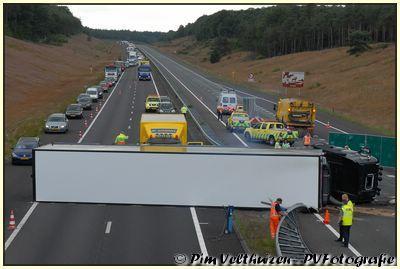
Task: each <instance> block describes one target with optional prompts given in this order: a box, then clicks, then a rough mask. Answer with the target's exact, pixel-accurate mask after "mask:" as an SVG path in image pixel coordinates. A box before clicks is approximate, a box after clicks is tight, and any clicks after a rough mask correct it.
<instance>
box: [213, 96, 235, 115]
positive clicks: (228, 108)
mask: <svg viewBox="0 0 400 269" xmlns="http://www.w3.org/2000/svg"><path fill="white" fill-rule="evenodd" d="M237 105H238V98H237V95H236V93H235V91H222V92H221V93H220V95H219V97H218V100H217V111H218V110H219V111H221V112H222V113H223V114H228V115H230V114H232V112H233V111H235V110H236V106H237Z"/></svg>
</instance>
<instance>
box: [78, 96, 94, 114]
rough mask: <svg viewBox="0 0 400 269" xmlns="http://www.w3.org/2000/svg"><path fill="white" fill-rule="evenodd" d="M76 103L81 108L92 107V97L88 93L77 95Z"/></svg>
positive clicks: (89, 108)
mask: <svg viewBox="0 0 400 269" xmlns="http://www.w3.org/2000/svg"><path fill="white" fill-rule="evenodd" d="M77 103H78V104H80V105H81V106H82V108H83V109H87V110H91V109H92V99H91V98H90V96H89V95H88V94H84V96H81V97H78V101H77Z"/></svg>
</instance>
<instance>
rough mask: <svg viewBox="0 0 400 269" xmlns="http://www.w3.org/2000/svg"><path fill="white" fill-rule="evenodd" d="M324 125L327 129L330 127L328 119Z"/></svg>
mask: <svg viewBox="0 0 400 269" xmlns="http://www.w3.org/2000/svg"><path fill="white" fill-rule="evenodd" d="M325 126H326V128H327V129H329V128H331V125H330V124H329V121H328V122H327V123H326V125H325Z"/></svg>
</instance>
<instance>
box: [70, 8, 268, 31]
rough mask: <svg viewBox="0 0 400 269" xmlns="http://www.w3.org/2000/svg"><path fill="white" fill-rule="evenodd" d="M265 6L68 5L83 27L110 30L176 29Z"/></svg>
mask: <svg viewBox="0 0 400 269" xmlns="http://www.w3.org/2000/svg"><path fill="white" fill-rule="evenodd" d="M263 6H265V5H68V8H69V9H70V10H71V12H72V14H73V15H74V16H75V17H78V18H80V19H81V22H82V24H83V25H84V26H87V27H90V28H96V29H108V30H132V31H134V30H136V31H161V32H168V31H169V30H174V31H175V30H177V29H178V27H179V25H184V26H185V25H186V24H188V23H190V22H195V21H196V20H197V19H198V18H199V17H201V16H203V15H210V14H213V13H215V12H218V11H220V10H223V9H226V10H240V9H248V8H258V7H263Z"/></svg>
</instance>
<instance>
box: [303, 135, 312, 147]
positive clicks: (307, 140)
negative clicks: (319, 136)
mask: <svg viewBox="0 0 400 269" xmlns="http://www.w3.org/2000/svg"><path fill="white" fill-rule="evenodd" d="M310 143H311V136H309V135H305V136H304V146H309V145H310Z"/></svg>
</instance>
